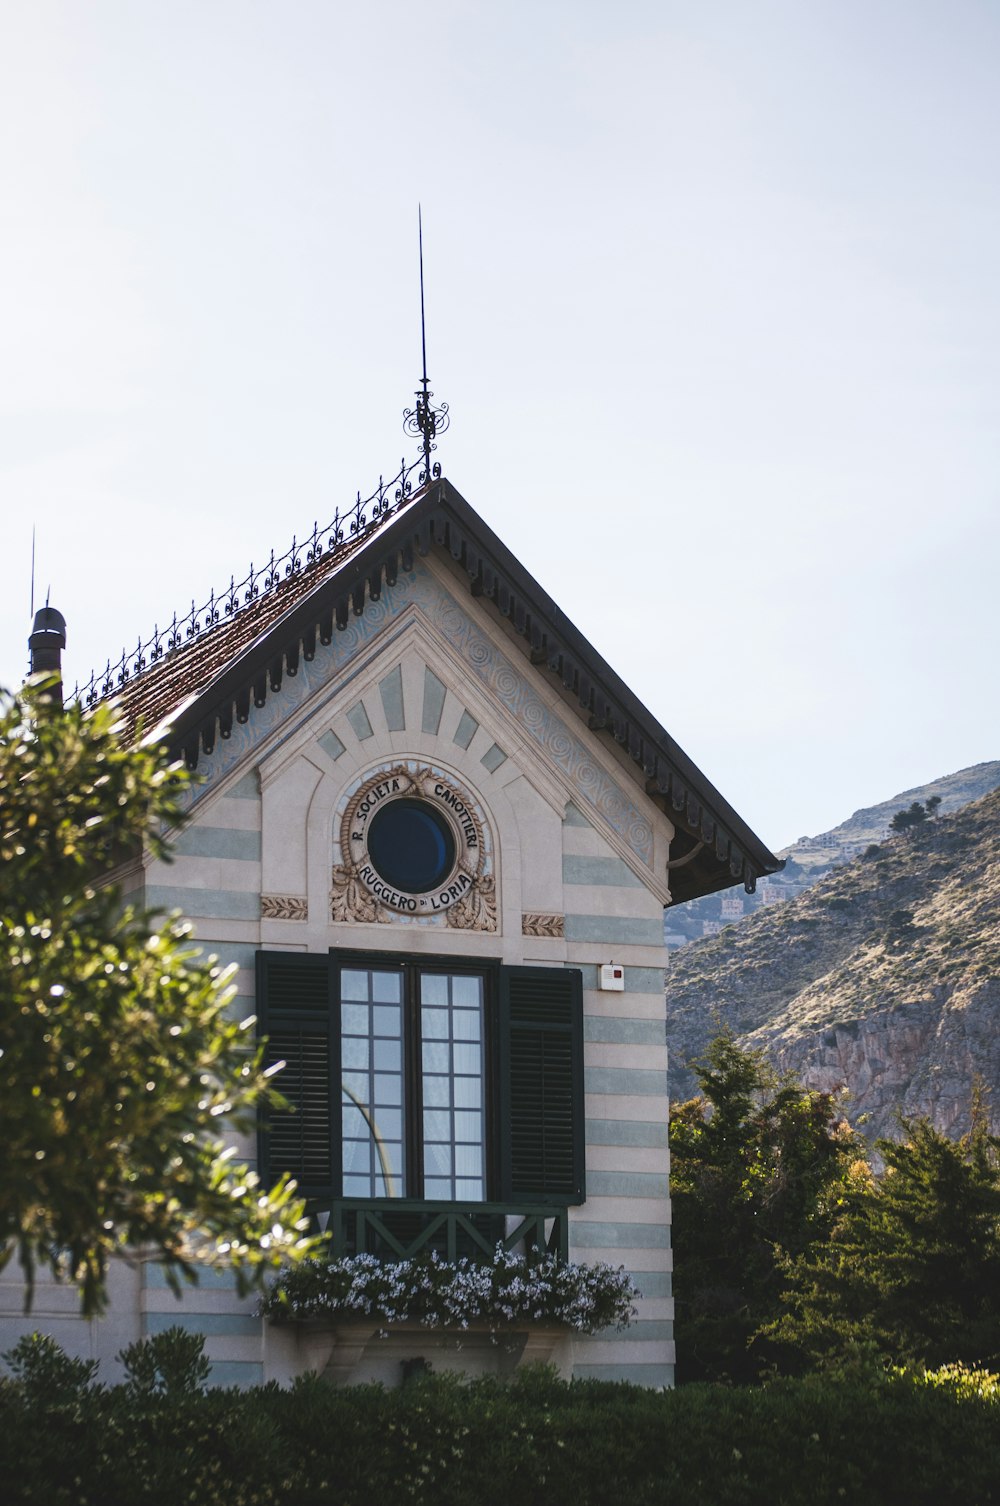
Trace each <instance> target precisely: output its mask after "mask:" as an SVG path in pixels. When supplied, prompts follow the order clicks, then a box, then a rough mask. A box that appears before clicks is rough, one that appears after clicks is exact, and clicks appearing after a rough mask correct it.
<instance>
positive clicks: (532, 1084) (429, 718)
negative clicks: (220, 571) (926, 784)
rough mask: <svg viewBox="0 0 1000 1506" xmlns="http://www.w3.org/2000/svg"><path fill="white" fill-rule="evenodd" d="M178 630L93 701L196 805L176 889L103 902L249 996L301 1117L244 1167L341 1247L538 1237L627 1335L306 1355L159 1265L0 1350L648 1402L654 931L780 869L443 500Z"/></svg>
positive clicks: (232, 1374) (412, 507)
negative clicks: (498, 1383)
mask: <svg viewBox="0 0 1000 1506" xmlns="http://www.w3.org/2000/svg"><path fill="white" fill-rule="evenodd" d="M404 480H405V476H404ZM338 534H339V535H341V537H338ZM244 585H245V586H246V583H244ZM248 598H249V599H248ZM215 618H217V619H218V620H215ZM194 626H195V628H196V631H193V632H192V634H191V636H190V637H188V636H187V635H186V633H179V632H176V631H175V633H174V635H173V636H174V637H175V638H176V639H178V640H179V641H178V642H177V643H175V645H174V646H173V647H170V646H169V642H168V641H160V640H157V642H156V643H154V645H153V648H152V650H151V651H150V652H148V653H146V654H145V655H144V656H143V657H145V658H146V660H147V663H146V664H145V666H135V665H133V666H131V669H130V672H129V674H128V676H127V678H126V680H125V684H124V688H123V689H120V688H119V687H118V686H115V687H114V688H115V690H116V692H117V693H119V695H120V699H121V703H122V710H123V715H124V717H125V719H126V722H127V723H128V724H129V725H132V726H134V725H135V723H136V722H137V721H138V720H139V719H140V718H141V719H142V722H143V725H144V727H145V728H146V729H149V728H151V727H153V726H155V725H158V724H160V723H162V722H164V721H165V720H167V719H170V725H171V730H170V734H169V736H170V740H171V742H172V744H173V746H174V748H175V749H176V750H177V751H178V753H180V754H182V755H183V756H184V757H185V758H186V760H187V762H188V764H189V765H191V766H192V767H197V770H198V773H199V775H200V782H199V783H198V784H197V786H196V787H195V788H194V790H193V792H192V794H191V796H190V804H189V821H188V824H187V825H186V826H185V827H184V829H183V830H182V831H180V832H179V834H178V835H177V839H176V843H175V854H176V857H175V861H174V862H173V863H172V864H170V865H165V864H163V863H162V862H160V861H158V860H157V859H156V858H155V857H153V856H151V855H149V854H146V855H144V856H143V857H142V859H141V860H136V861H134V862H132V863H131V864H129V865H127V866H126V867H124V868H123V869H122V870H121V871H119V872H118V873H117V874H116V875H114V877H115V878H116V879H117V881H118V882H120V883H121V884H122V887H123V889H124V890H125V892H126V894H127V896H128V898H129V899H130V900H132V901H135V902H139V903H144V904H146V905H147V906H151V907H160V908H163V909H166V910H168V911H169V910H179V911H181V912H182V913H183V915H184V916H186V917H188V918H189V919H190V920H191V922H192V923H193V926H194V931H195V935H196V937H197V939H198V940H199V942H200V943H201V944H202V945H203V946H204V948H205V951H206V952H211V953H214V954H216V955H217V956H218V957H219V959H220V960H221V961H222V962H223V963H226V964H229V963H234V964H235V965H236V967H237V969H238V972H237V975H236V978H237V985H238V993H239V998H238V1000H237V1005H236V1007H237V1008H238V1009H239V1010H240V1012H241V1014H251V1013H255V1014H256V1015H257V1016H258V1019H259V1028H260V1030H261V1032H262V1033H263V1034H264V1035H266V1036H267V1038H268V1040H269V1042H270V1045H269V1050H270V1052H271V1054H272V1056H273V1057H274V1058H275V1059H279V1058H280V1059H283V1060H284V1061H285V1062H286V1063H287V1066H286V1067H285V1069H284V1071H283V1073H282V1076H281V1079H280V1086H281V1088H282V1091H283V1093H284V1094H285V1096H286V1098H287V1099H288V1100H289V1101H290V1102H291V1103H292V1104H293V1105H294V1107H295V1109H296V1112H295V1113H293V1114H284V1115H275V1116H273V1118H272V1122H271V1124H270V1126H269V1128H268V1130H267V1132H266V1133H262V1134H261V1136H260V1138H259V1142H258V1143H253V1144H246V1145H245V1146H243V1150H244V1151H245V1153H246V1154H247V1155H248V1156H249V1157H251V1158H255V1157H258V1156H259V1158H260V1161H261V1163H262V1164H261V1170H262V1172H263V1174H264V1175H265V1176H269V1177H274V1176H276V1175H277V1174H278V1173H280V1172H282V1171H286V1170H287V1171H291V1172H293V1173H294V1174H295V1176H296V1177H297V1178H298V1180H299V1184H300V1187H301V1189H302V1191H303V1192H304V1193H305V1194H307V1195H308V1197H309V1199H310V1201H311V1204H312V1206H313V1207H314V1209H315V1210H316V1216H317V1218H318V1220H319V1221H320V1223H321V1225H322V1226H323V1227H325V1228H328V1229H329V1231H330V1234H331V1236H332V1241H333V1245H334V1249H335V1250H336V1251H337V1252H349V1253H355V1252H359V1251H369V1252H372V1253H374V1254H376V1255H379V1256H384V1257H385V1258H397V1257H398V1256H400V1255H401V1254H407V1253H414V1252H418V1251H420V1250H425V1249H428V1248H435V1249H437V1250H438V1251H439V1252H440V1253H441V1254H442V1255H445V1256H447V1255H449V1254H451V1255H452V1256H454V1255H456V1254H463V1253H464V1254H469V1255H473V1256H476V1255H478V1254H482V1252H486V1253H485V1254H482V1258H488V1255H489V1252H492V1250H493V1248H494V1247H495V1244H496V1242H497V1241H498V1240H506V1241H507V1242H508V1244H510V1245H512V1246H516V1245H517V1243H518V1241H527V1242H528V1243H537V1242H539V1241H542V1242H544V1243H545V1245H546V1246H547V1247H548V1248H549V1249H550V1250H552V1251H554V1252H558V1253H561V1254H562V1255H564V1256H566V1257H568V1258H569V1259H571V1260H573V1261H581V1262H593V1261H605V1262H610V1263H611V1264H613V1265H615V1266H619V1265H624V1266H625V1267H626V1268H627V1269H628V1270H629V1271H630V1272H632V1273H633V1275H634V1279H635V1282H636V1285H637V1286H638V1288H639V1290H640V1292H641V1299H640V1300H639V1302H638V1315H637V1318H636V1320H635V1321H634V1323H633V1324H632V1325H631V1326H630V1327H629V1328H627V1329H625V1330H623V1331H616V1330H611V1331H605V1332H603V1333H599V1334H596V1335H590V1336H581V1335H576V1334H574V1335H572V1336H569V1335H567V1334H562V1335H559V1334H557V1335H555V1336H553V1335H552V1334H551V1333H546V1334H532V1333H530V1332H526V1333H522V1334H519V1335H517V1336H515V1338H514V1339H513V1340H512V1341H511V1342H510V1343H506V1344H503V1345H500V1346H497V1345H492V1346H491V1345H490V1344H489V1342H487V1341H486V1339H485V1338H483V1339H480V1338H478V1337H477V1336H474V1335H473V1336H470V1335H468V1334H466V1335H464V1336H458V1335H455V1334H449V1333H447V1332H438V1331H433V1330H425V1331H423V1332H413V1331H410V1330H408V1329H404V1330H401V1331H399V1332H393V1333H391V1334H390V1335H389V1337H388V1338H386V1337H380V1336H379V1334H378V1326H377V1324H375V1323H370V1324H368V1325H367V1327H365V1326H364V1325H359V1324H357V1323H355V1324H353V1326H352V1327H351V1329H350V1332H349V1333H348V1332H346V1330H345V1331H344V1332H340V1333H339V1334H338V1333H330V1332H327V1333H311V1332H308V1331H306V1330H305V1329H303V1328H300V1327H296V1326H295V1325H280V1324H274V1323H269V1322H268V1321H266V1320H264V1319H261V1318H260V1317H258V1316H257V1315H256V1314H255V1310H254V1308H255V1303H254V1300H253V1299H250V1300H243V1299H239V1298H238V1297H237V1296H236V1295H235V1293H234V1291H233V1290H232V1286H231V1283H230V1282H229V1281H227V1280H224V1279H222V1278H221V1277H219V1276H218V1275H212V1274H211V1273H208V1274H206V1275H205V1277H204V1279H203V1280H202V1281H201V1282H200V1283H199V1284H198V1286H197V1287H194V1288H192V1289H189V1290H186V1291H185V1292H184V1294H183V1296H182V1297H181V1298H180V1299H178V1298H175V1297H174V1295H173V1294H172V1293H171V1292H170V1291H169V1290H168V1288H167V1286H166V1283H165V1281H164V1279H163V1275H162V1271H161V1270H160V1268H159V1267H157V1266H156V1265H154V1264H151V1265H146V1266H140V1267H138V1268H134V1267H130V1268H126V1267H124V1266H122V1267H121V1268H118V1269H115V1270H114V1271H113V1273H112V1279H111V1298H112V1300H111V1308H110V1312H109V1313H108V1315H107V1316H105V1317H103V1318H102V1319H100V1320H98V1321H92V1322H86V1321H84V1320H82V1319H81V1318H79V1316H78V1315H77V1313H76V1308H77V1299H76V1296H75V1294H74V1292H73V1291H72V1290H70V1289H68V1288H61V1287H59V1286H57V1285H54V1284H52V1283H45V1282H42V1283H41V1284H40V1285H39V1287H38V1290H37V1293H36V1298H35V1305H34V1310H33V1312H32V1314H31V1315H30V1316H29V1317H25V1316H24V1314H23V1312H22V1310H21V1301H20V1292H19V1291H18V1289H17V1287H16V1284H15V1278H14V1277H13V1276H11V1277H10V1278H9V1279H8V1278H7V1277H4V1279H3V1285H2V1286H0V1302H2V1311H3V1319H2V1326H3V1330H4V1334H3V1337H4V1338H5V1339H8V1340H9V1341H10V1342H13V1341H14V1340H16V1338H17V1336H18V1334H19V1333H21V1332H24V1331H26V1330H30V1329H31V1328H34V1327H39V1328H42V1329H44V1330H45V1331H47V1332H49V1333H52V1334H53V1335H54V1336H55V1337H56V1338H57V1339H58V1340H59V1341H60V1342H61V1343H62V1344H63V1345H64V1346H65V1347H66V1348H67V1349H68V1350H69V1351H71V1352H73V1353H77V1354H85V1355H90V1356H94V1357H97V1358H99V1359H100V1360H101V1361H102V1375H103V1376H104V1378H106V1379H114V1378H115V1377H116V1374H117V1367H116V1365H115V1363H114V1356H115V1354H116V1353H117V1351H118V1350H119V1349H120V1348H121V1347H122V1346H123V1345H124V1344H126V1343H129V1342H131V1341H132V1340H133V1339H136V1338H138V1337H140V1336H143V1335H148V1334H153V1333H156V1332H157V1331H159V1330H161V1329H163V1328H165V1327H168V1326H170V1325H172V1324H176V1323H180V1324H182V1325H183V1326H185V1327H187V1328H190V1329H192V1330H196V1331H198V1332H200V1333H202V1334H204V1335H205V1339H206V1353H207V1355H208V1356H209V1357H210V1359H211V1360H212V1362H213V1367H214V1368H213V1379H214V1381H215V1382H216V1383H218V1384H254V1383H257V1382H260V1381H263V1380H269V1379H277V1380H279V1381H282V1382H286V1381H287V1380H289V1379H290V1378H291V1377H292V1376H294V1375H295V1374H297V1373H301V1372H302V1371H304V1370H306V1369H316V1368H319V1369H321V1370H325V1371H326V1372H327V1373H328V1374H329V1375H330V1377H331V1379H334V1380H339V1381H348V1380H363V1379H367V1378H372V1377H375V1376H378V1377H380V1378H383V1379H385V1380H386V1381H387V1382H389V1383H391V1382H392V1381H393V1380H394V1379H398V1378H399V1376H400V1374H401V1361H407V1360H412V1359H416V1358H418V1357H420V1358H423V1359H425V1360H427V1361H429V1362H430V1363H431V1364H432V1365H433V1366H434V1367H435V1368H442V1367H446V1366H451V1367H458V1368H461V1369H464V1370H466V1371H469V1372H473V1371H476V1370H481V1369H483V1368H488V1367H491V1366H492V1367H495V1366H498V1365H501V1366H502V1365H507V1366H510V1365H511V1364H514V1363H517V1362H518V1361H519V1360H523V1359H524V1358H526V1357H531V1356H538V1355H543V1356H545V1357H547V1358H549V1359H551V1360H552V1361H554V1362H555V1363H556V1364H557V1365H558V1366H559V1368H560V1369H561V1370H562V1372H563V1373H564V1374H566V1375H575V1376H586V1377H597V1378H605V1379H628V1380H631V1381H637V1382H639V1383H641V1384H645V1385H649V1386H662V1385H668V1384H670V1383H671V1380H672V1376H673V1360H674V1346H673V1339H672V1323H671V1319H672V1301H671V1289H670V1271H671V1253H670V1196H669V1151H668V1144H667V1107H668V1105H667V1076H666V1071H667V1051H666V1044H665V1038H664V1036H665V1020H664V967H665V963H666V957H667V954H666V950H665V947H664V916H663V912H664V907H666V906H669V905H671V904H674V903H677V902H678V901H682V900H686V899H690V898H693V897H696V896H699V895H705V894H708V893H711V892H713V891H715V890H719V889H723V888H726V887H729V886H731V885H735V884H743V885H745V886H746V887H747V888H748V889H752V888H753V887H754V884H755V882H756V880H757V879H758V878H759V877H760V876H761V875H763V874H767V873H769V872H773V871H774V870H775V869H776V868H777V867H779V866H780V865H779V863H778V861H777V860H776V859H775V858H774V857H773V855H772V854H771V853H770V852H769V851H768V850H767V849H766V848H765V847H764V845H763V844H762V843H761V842H760V840H759V839H758V838H757V837H756V836H755V835H754V834H753V832H751V831H750V830H749V829H748V827H747V826H746V825H745V824H744V822H743V821H742V820H741V819H740V817H739V816H738V815H737V814H736V812H735V811H733V810H732V809H731V808H730V806H729V805H728V804H727V803H726V801H725V800H724V799H723V798H722V796H721V795H720V794H719V793H718V791H716V790H715V789H714V788H713V787H712V785H711V784H710V783H709V782H708V780H707V779H706V778H705V777H704V775H702V774H701V772H700V771H699V770H698V769H697V768H696V767H695V766H694V764H693V763H692V762H691V760H690V759H689V758H687V757H686V756H685V754H684V753H683V752H682V751H681V749H680V748H679V747H678V746H677V744H676V743H675V742H674V741H673V739H672V738H671V737H670V736H669V735H668V734H667V733H666V732H665V731H664V729H663V728H662V727H661V726H660V725H659V724H658V723H657V721H656V720H655V718H654V717H653V716H651V715H650V713H649V712H648V711H647V710H646V709H645V708H644V707H643V706H642V705H640V703H639V702H638V701H637V700H636V698H635V696H633V695H632V694H631V692H630V691H629V690H628V688H627V686H626V685H625V684H623V682H622V681H621V680H620V679H619V678H618V676H617V675H616V674H615V673H614V672H613V671H612V670H611V669H610V668H609V667H608V665H607V664H606V663H605V662H604V661H603V660H602V658H601V657H600V655H599V654H598V653H597V652H596V651H595V650H594V649H593V648H592V647H591V646H590V644H589V643H588V642H587V641H586V640H585V639H584V638H583V636H582V635H581V634H580V633H579V632H578V631H577V630H576V629H575V628H574V627H573V625H572V623H570V622H568V621H567V619H566V618H565V617H564V616H563V614H562V613H561V612H560V610H559V608H558V607H557V606H556V605H555V603H554V602H553V601H552V599H551V598H550V597H549V596H548V595H546V593H545V592H544V590H542V588H541V587H540V586H539V585H538V584H537V583H536V582H535V581H534V580H533V579H532V578H531V577H530V576H529V575H528V574H527V572H526V571H525V570H524V568H523V567H522V566H521V564H520V563H519V561H518V559H517V557H516V554H514V553H512V552H511V550H510V549H509V548H507V547H506V546H505V545H504V544H503V543H502V542H501V541H500V539H499V538H497V537H496V535H495V534H494V533H493V532H492V531H491V530H490V529H489V528H488V527H487V526H486V524H485V523H484V522H483V521H482V519H481V518H479V517H478V516H477V514H476V513H475V512H474V511H473V509H472V508H471V507H470V506H469V504H468V503H467V502H465V501H464V500H463V498H462V497H461V496H460V495H459V494H458V492H457V491H456V490H455V488H454V487H453V486H452V485H450V484H449V482H447V481H446V480H442V479H433V480H431V481H430V483H429V484H426V485H423V486H422V487H420V488H419V489H418V490H417V491H416V492H415V494H410V493H409V492H408V490H407V489H406V488H405V487H404V488H403V489H402V490H401V492H400V493H399V494H398V496H397V498H396V500H392V495H391V494H385V493H380V495H379V496H378V497H376V499H375V500H374V502H373V503H371V504H368V505H367V506H366V505H361V506H359V508H357V509H355V511H354V514H353V516H352V517H351V518H349V519H348V520H346V521H345V523H338V525H337V527H336V528H334V529H333V530H332V533H327V534H326V535H321V534H319V533H318V532H317V533H315V534H314V536H313V538H312V540H311V541H307V544H306V545H305V546H303V547H301V548H300V549H299V550H298V551H295V552H293V554H292V555H290V556H288V557H286V558H285V560H283V561H280V562H278V564H277V566H276V567H272V568H271V569H270V571H269V572H262V573H261V575H260V576H259V577H256V578H255V579H253V580H251V582H250V585H249V588H248V589H245V590H239V589H236V588H234V589H233V590H232V591H231V593H230V595H229V596H228V598H227V597H226V596H225V595H223V596H221V597H220V598H218V599H216V600H215V601H214V602H213V603H212V604H211V610H207V611H205V612H204V613H202V614H200V616H199V620H198V621H197V622H196V623H195V624H194ZM157 649H159V650H161V652H160V653H159V656H158V655H157V652H156V651H157ZM137 668H138V672H136V670H137ZM114 678H115V677H114V676H109V677H108V683H107V684H106V685H105V686H103V687H102V686H101V685H100V684H98V685H97V686H96V687H95V688H94V690H92V692H91V696H92V697H93V695H94V694H97V695H100V694H105V693H108V692H110V690H111V688H112V685H111V682H112V680H113V679H114ZM4 1347H7V1345H6V1344H4Z"/></svg>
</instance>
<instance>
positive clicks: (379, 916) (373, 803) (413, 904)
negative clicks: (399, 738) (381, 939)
mask: <svg viewBox="0 0 1000 1506" xmlns="http://www.w3.org/2000/svg"><path fill="white" fill-rule="evenodd" d="M394 801H406V802H407V804H408V805H409V806H410V807H413V806H414V805H416V806H418V807H420V806H425V807H426V808H427V811H428V813H430V814H431V815H432V819H433V820H434V821H435V822H436V823H437V824H438V827H439V829H443V830H445V831H446V832H447V833H448V834H449V841H450V851H451V854H452V856H451V858H450V860H449V861H448V862H447V864H446V871H445V872H443V873H442V874H441V876H440V878H439V880H438V881H437V882H435V884H434V885H433V887H431V888H427V889H423V890H418V891H415V892H414V891H411V890H409V889H407V888H406V887H405V886H403V885H402V884H400V883H398V882H397V883H393V882H392V881H391V880H390V879H389V878H387V876H386V873H385V872H382V871H380V870H379V867H378V866H377V864H376V861H375V859H374V857H373V855H372V853H371V851H370V850H369V834H370V831H371V827H372V823H373V821H374V820H375V818H376V816H377V815H378V813H379V812H381V811H384V810H385V809H386V808H387V807H388V806H390V805H391V804H392V803H393V802H394ZM336 848H337V850H336V853H335V858H336V861H335V862H334V866H333V886H332V890H331V894H330V918H331V919H332V920H334V921H353V922H358V921H360V922H362V923H363V924H373V925H385V924H387V923H388V922H390V921H391V922H399V921H403V922H409V923H413V922H417V923H420V922H425V923H431V924H433V923H435V922H436V923H438V924H444V925H447V926H450V927H452V928H453V929H456V930H464V931H495V930H496V929H497V900H496V880H495V876H494V872H493V842H492V836H491V833H490V831H489V827H488V825H487V823H486V822H485V820H484V818H483V815H482V813H481V811H480V809H479V805H478V801H477V800H476V799H475V797H474V796H473V795H472V794H471V793H470V792H469V791H468V790H467V789H465V788H464V787H463V786H462V785H461V784H459V782H458V781H457V780H456V779H455V777H454V775H452V774H450V773H446V772H445V771H444V770H443V769H439V768H436V767H434V766H432V765H429V764H424V763H418V762H416V761H411V760H407V761H405V762H401V763H396V764H392V765H389V766H386V765H383V766H381V767H379V768H377V769H374V770H370V771H369V773H368V774H366V775H365V776H364V778H363V779H362V780H361V781H359V782H358V783H357V785H356V786H355V787H354V788H353V789H352V790H351V791H350V792H349V794H348V797H347V800H346V803H345V805H344V807H343V811H342V814H341V816H340V821H339V841H338V842H337V843H336Z"/></svg>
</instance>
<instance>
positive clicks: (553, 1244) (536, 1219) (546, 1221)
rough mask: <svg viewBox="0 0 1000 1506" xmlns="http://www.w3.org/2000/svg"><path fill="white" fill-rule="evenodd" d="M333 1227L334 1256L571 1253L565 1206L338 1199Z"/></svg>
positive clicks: (332, 1210)
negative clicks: (497, 1249)
mask: <svg viewBox="0 0 1000 1506" xmlns="http://www.w3.org/2000/svg"><path fill="white" fill-rule="evenodd" d="M327 1231H328V1233H329V1235H330V1241H331V1244H332V1247H333V1255H334V1257H335V1258H336V1257H339V1256H341V1255H362V1254H365V1255H377V1256H379V1257H380V1258H381V1259H383V1260H406V1259H409V1258H410V1257H411V1256H413V1255H421V1254H429V1253H430V1252H431V1251H432V1250H433V1251H434V1252H436V1254H438V1255H439V1256H441V1257H442V1259H444V1260H458V1259H460V1258H461V1257H462V1256H463V1255H464V1256H466V1257H467V1258H468V1259H469V1260H473V1261H477V1262H478V1261H483V1262H486V1263H488V1262H489V1261H491V1260H492V1259H493V1257H494V1254H495V1252H496V1247H497V1245H501V1246H502V1247H503V1248H504V1249H505V1250H515V1251H519V1252H521V1253H526V1252H527V1251H529V1250H539V1251H541V1252H542V1253H544V1254H549V1255H556V1256H558V1257H560V1258H561V1259H562V1260H566V1259H568V1255H569V1216H568V1213H567V1210H566V1209H565V1208H564V1207H548V1206H546V1207H542V1206H525V1205H522V1204H520V1203H516V1204H513V1203H445V1202H418V1201H416V1200H415V1199H412V1198H383V1199H380V1200H374V1201H373V1200H372V1199H370V1198H368V1199H364V1198H338V1199H337V1200H336V1201H335V1202H334V1203H333V1204H332V1206H331V1208H330V1218H329V1223H328V1224H327Z"/></svg>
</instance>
